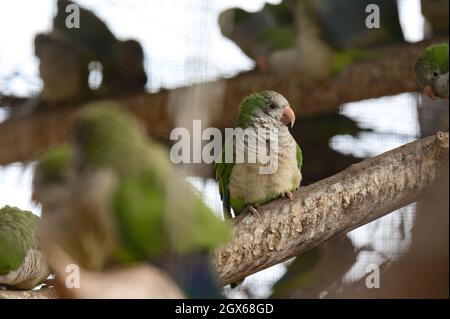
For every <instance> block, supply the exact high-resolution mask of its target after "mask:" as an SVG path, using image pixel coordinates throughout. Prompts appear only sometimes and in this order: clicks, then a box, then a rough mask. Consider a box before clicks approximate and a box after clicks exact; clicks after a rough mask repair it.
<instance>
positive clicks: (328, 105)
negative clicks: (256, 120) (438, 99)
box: [0, 39, 442, 165]
mask: <svg viewBox="0 0 450 319" xmlns="http://www.w3.org/2000/svg"><path fill="white" fill-rule="evenodd" d="M440 40H442V39H440ZM436 41H439V40H435V41H434V42H436ZM429 44H430V41H425V42H420V43H415V44H404V45H399V46H395V47H391V48H388V49H385V50H381V51H380V52H378V53H379V58H378V59H375V60H371V61H367V62H361V63H354V64H353V65H350V66H349V67H348V68H347V69H346V70H345V71H343V72H342V73H340V74H339V75H338V76H336V77H334V78H333V79H330V80H329V81H327V82H326V83H321V84H312V83H307V82H305V79H302V78H301V74H298V75H294V76H291V77H289V78H287V77H282V78H280V77H277V76H276V74H273V73H260V72H256V71H252V72H247V73H243V74H240V75H238V76H236V77H234V78H231V79H226V80H219V81H215V82H209V83H203V84H197V85H193V86H190V87H185V88H179V89H174V90H164V91H161V92H159V93H156V94H141V95H137V96H131V97H124V98H121V99H119V101H120V102H121V103H122V104H123V105H124V106H125V107H126V108H128V109H129V110H130V111H131V112H132V113H134V114H135V115H136V116H138V117H139V119H141V121H142V122H143V123H144V124H145V126H146V128H147V130H148V132H149V134H150V135H151V136H153V137H154V138H156V139H159V140H165V141H167V139H168V136H169V134H170V131H171V130H172V128H174V126H180V121H179V120H177V119H179V118H180V114H181V115H182V116H183V119H182V123H192V121H191V120H192V119H199V118H202V116H204V114H205V113H208V114H209V117H210V118H209V121H208V125H210V126H213V127H217V128H221V129H223V128H225V127H232V126H233V123H234V121H235V118H236V113H237V109H238V105H239V103H240V102H241V100H242V99H243V98H244V97H245V96H246V95H248V94H249V93H250V92H252V91H259V90H267V89H271V90H275V91H279V92H280V93H282V94H284V95H285V96H286V98H287V99H288V100H289V101H290V103H291V105H292V106H293V107H294V108H295V111H296V113H297V114H298V115H299V116H300V117H304V116H313V115H317V114H325V113H330V112H334V111H335V110H336V109H337V108H338V107H339V106H340V105H341V104H342V103H345V102H350V101H358V100H363V99H368V98H375V97H380V96H385V95H392V94H397V93H401V92H407V91H416V90H417V89H418V86H417V84H416V80H415V77H414V74H413V67H412V66H413V63H414V61H415V59H416V58H417V56H418V55H419V54H420V52H421V51H422V49H423V48H424V47H425V46H427V45H429ZM74 110H76V107H63V106H61V107H54V108H52V109H47V110H39V109H38V110H36V111H34V112H32V113H31V114H28V115H26V116H22V117H19V118H14V119H11V120H8V121H6V122H4V123H0V146H1V150H2V151H1V152H0V165H4V164H8V163H12V162H17V161H20V162H26V161H29V160H32V159H33V157H34V156H35V155H36V154H38V153H40V152H42V151H44V150H45V149H47V148H48V147H49V146H50V145H54V144H58V143H61V142H64V141H65V140H66V139H67V137H68V136H67V135H68V131H69V128H70V124H71V121H72V119H71V115H72V113H73V112H74ZM175 123H176V125H175ZM190 125H192V124H190Z"/></svg>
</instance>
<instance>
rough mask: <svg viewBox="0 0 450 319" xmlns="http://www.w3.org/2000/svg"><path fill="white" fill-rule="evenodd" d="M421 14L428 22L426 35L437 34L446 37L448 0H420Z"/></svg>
mask: <svg viewBox="0 0 450 319" xmlns="http://www.w3.org/2000/svg"><path fill="white" fill-rule="evenodd" d="M420 5H421V8H422V15H423V16H424V17H425V19H426V20H427V22H428V23H429V26H427V27H428V28H426V30H425V33H426V36H428V37H432V36H437V35H442V36H447V37H448V9H449V1H448V0H421V1H420Z"/></svg>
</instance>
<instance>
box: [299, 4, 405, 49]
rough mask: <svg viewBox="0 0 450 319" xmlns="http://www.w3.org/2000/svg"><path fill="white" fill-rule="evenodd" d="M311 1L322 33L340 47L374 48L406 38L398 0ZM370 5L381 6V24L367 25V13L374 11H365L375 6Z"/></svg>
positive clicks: (329, 41)
mask: <svg viewBox="0 0 450 319" xmlns="http://www.w3.org/2000/svg"><path fill="white" fill-rule="evenodd" d="M297 1H300V2H303V1H305V0H297ZM308 1H309V0H308ZM311 5H312V6H313V14H314V16H315V19H316V21H317V24H318V26H319V27H320V30H321V33H320V34H321V37H322V38H323V39H324V40H325V41H326V42H327V43H329V44H330V45H331V46H333V47H334V48H336V49H338V50H346V49H373V48H377V47H380V46H383V45H389V44H393V43H401V42H404V37H403V32H402V28H401V25H400V18H399V14H398V7H397V2H396V1H392V0H350V1H349V0H317V1H313V2H311ZM369 5H376V6H377V7H378V8H379V22H380V25H379V26H380V27H379V28H376V27H372V28H369V26H368V25H366V19H367V17H369V15H370V14H371V13H373V11H371V10H367V11H366V9H367V8H368V9H371V8H373V7H369ZM369 20H371V19H370V17H369Z"/></svg>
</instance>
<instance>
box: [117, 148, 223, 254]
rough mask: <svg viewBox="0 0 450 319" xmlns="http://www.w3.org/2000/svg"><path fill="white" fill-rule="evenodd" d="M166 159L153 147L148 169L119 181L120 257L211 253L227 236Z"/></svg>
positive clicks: (221, 222) (160, 149) (164, 153)
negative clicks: (122, 244)
mask: <svg viewBox="0 0 450 319" xmlns="http://www.w3.org/2000/svg"><path fill="white" fill-rule="evenodd" d="M166 155H167V154H166V152H165V150H164V149H163V148H161V147H159V146H158V145H152V146H151V148H149V158H151V162H149V163H148V166H147V169H145V170H143V171H142V172H140V173H139V174H138V175H134V176H125V177H123V178H121V181H120V182H119V185H118V190H117V192H116V195H115V198H114V207H115V213H116V216H117V219H118V222H117V224H118V227H119V231H120V234H121V237H122V238H121V241H122V243H124V247H123V248H124V249H123V251H120V252H119V258H121V259H125V260H142V259H148V258H150V259H152V258H155V257H158V256H160V255H161V254H162V253H165V252H174V253H181V254H185V253H190V252H194V251H211V250H212V249H215V248H216V247H218V246H219V245H222V244H224V243H225V242H226V241H227V240H228V239H229V237H230V234H231V232H230V228H229V225H228V224H227V223H224V222H223V221H221V220H220V219H219V218H217V217H216V216H214V214H213V212H212V211H211V210H210V209H209V208H208V207H207V206H206V205H205V204H204V203H203V202H202V200H201V199H200V198H199V197H198V196H196V194H195V193H194V191H193V189H192V188H191V187H190V186H189V185H188V184H187V183H186V181H184V180H183V179H181V178H179V176H176V175H175V174H174V172H173V169H172V167H171V165H170V163H169V159H168V158H167V156H166Z"/></svg>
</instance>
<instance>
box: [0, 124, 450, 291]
mask: <svg viewBox="0 0 450 319" xmlns="http://www.w3.org/2000/svg"><path fill="white" fill-rule="evenodd" d="M448 139H449V135H448V132H447V133H442V132H439V133H437V134H436V135H435V136H430V137H427V138H424V139H421V140H418V141H415V142H412V143H409V144H406V145H403V146H401V147H399V148H396V149H394V150H392V151H389V152H386V153H384V154H381V155H379V156H377V157H374V158H371V159H368V160H365V161H363V162H361V163H358V164H355V165H352V166H351V167H349V168H348V169H346V170H344V171H342V172H340V173H338V174H336V175H334V176H332V177H329V178H326V179H324V180H322V181H320V182H317V183H315V184H312V185H309V186H307V187H303V188H301V189H300V190H299V191H297V192H295V193H294V194H293V201H292V202H290V201H288V200H287V199H281V200H277V201H274V202H272V203H269V204H267V205H265V206H262V207H260V208H258V211H259V213H260V215H261V218H259V217H258V216H255V215H251V214H246V215H241V216H239V217H238V218H236V220H235V230H234V235H233V238H232V240H231V241H230V242H229V243H228V244H227V245H226V246H224V247H223V248H222V249H221V250H219V251H217V252H216V256H215V257H216V258H215V266H216V270H217V272H218V274H219V276H220V278H221V279H222V282H223V284H228V283H230V282H234V281H237V280H239V279H241V278H244V277H246V276H249V275H251V274H253V273H255V272H258V271H260V270H263V269H265V268H268V267H270V266H272V265H275V264H277V263H280V262H282V261H285V260H287V259H289V258H292V257H294V256H297V255H300V254H301V253H303V252H305V251H307V250H309V249H311V248H313V247H315V246H317V245H319V244H320V243H322V242H323V241H325V240H327V239H329V238H331V237H333V236H339V235H343V234H345V233H347V232H348V231H350V230H352V229H354V228H356V227H358V226H360V225H363V224H366V223H369V222H371V221H372V220H374V219H376V218H379V217H381V216H383V215H386V214H388V213H390V212H392V211H394V210H396V209H398V208H400V207H402V206H405V205H407V204H409V203H411V202H414V201H416V200H417V199H418V198H419V197H420V196H421V195H423V194H424V193H426V192H430V191H432V190H433V186H435V184H436V182H437V181H438V180H439V179H440V178H441V177H442V178H445V176H448V165H449V163H448V155H449V154H448V147H449V140H448ZM141 284H142V280H138V281H136V282H134V283H133V285H138V286H139V285H141ZM48 293H50V294H49V295H47V294H48ZM2 295H3V296H5V297H9V298H42V297H44V298H46V297H48V298H52V297H54V296H55V292H53V291H50V290H44V291H25V292H11V291H3V292H2V291H0V296H2Z"/></svg>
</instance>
